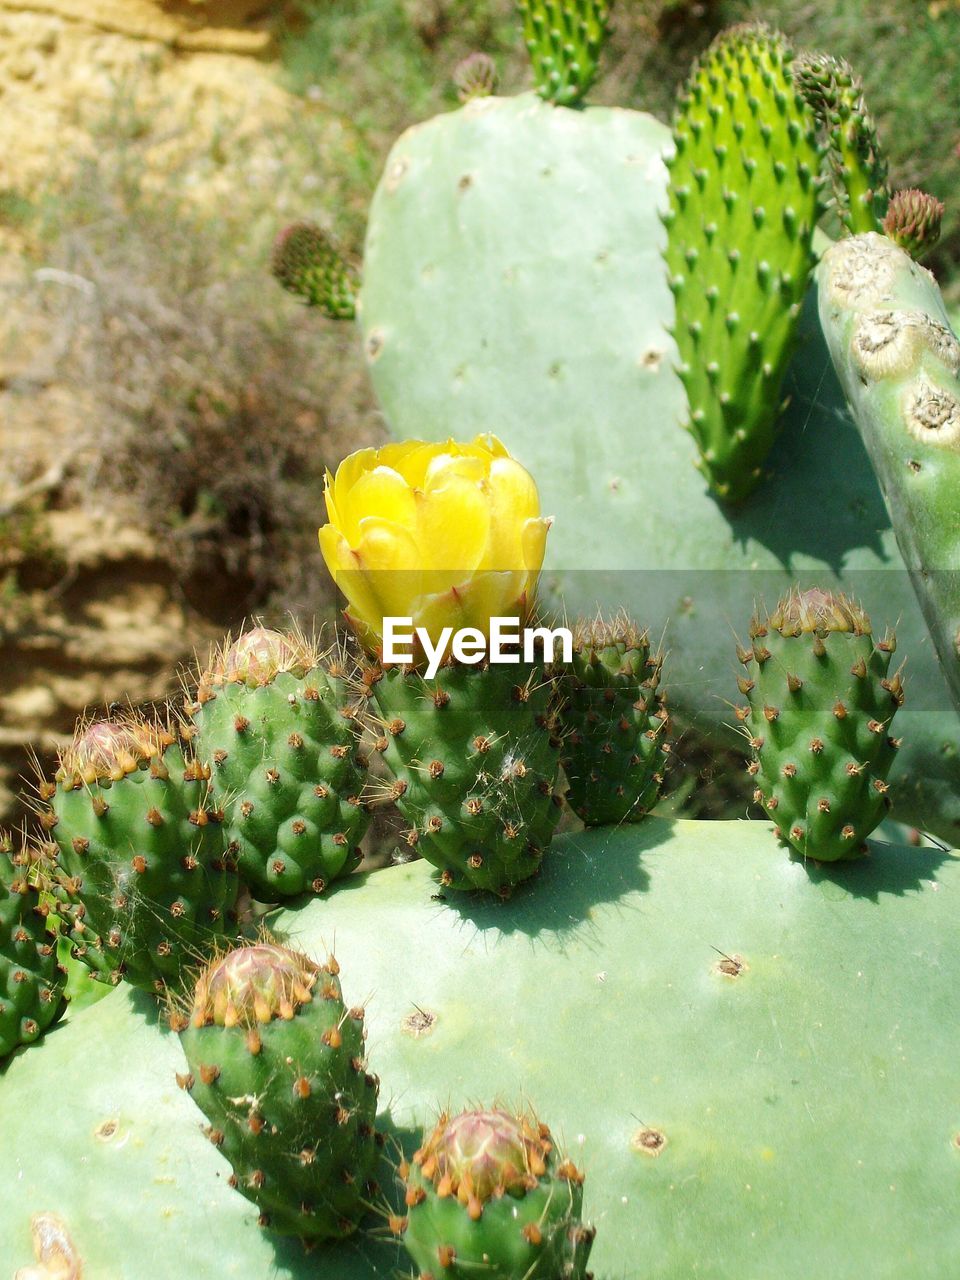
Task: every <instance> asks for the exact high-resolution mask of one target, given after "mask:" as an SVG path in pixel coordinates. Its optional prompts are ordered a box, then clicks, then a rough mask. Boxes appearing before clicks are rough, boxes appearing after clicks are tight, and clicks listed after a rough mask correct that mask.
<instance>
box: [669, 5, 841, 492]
mask: <svg viewBox="0 0 960 1280" xmlns="http://www.w3.org/2000/svg"><path fill="white" fill-rule="evenodd" d="M790 58H791V54H790V52H789V50H788V49H787V47H786V46H785V44H784V42H783V41H782V39H781V38H780V37H779V36H777V35H775V34H773V33H771V32H769V31H768V30H767V29H766V28H764V27H736V28H733V29H732V30H730V31H727V32H724V33H723V34H722V35H720V36H719V37H718V38H717V40H716V41H714V43H713V44H712V45H711V46H710V48H709V49H708V50H707V52H706V53H705V54H704V55H703V57H702V58H701V60H700V62H699V63H698V64H697V66H696V67H695V68H694V70H693V72H692V74H691V76H690V79H689V81H688V83H687V85H686V87H685V88H684V89H683V90H682V91H681V95H680V100H679V104H678V107H677V114H676V119H675V123H674V145H675V148H676V150H675V154H674V155H673V156H672V157H671V158H670V159H669V161H668V164H669V166H670V209H669V212H668V213H667V214H666V215H665V221H666V223H667V232H668V244H667V252H666V261H667V264H668V266H669V269H670V277H671V280H670V283H671V288H672V290H673V293H674V296H675V297H676V305H677V314H676V322H675V326H674V331H673V332H674V337H675V339H676V342H677V346H678V348H679V351H680V366H679V372H680V377H681V378H682V380H683V383H684V386H685V387H686V390H687V395H688V397H689V402H690V417H689V423H688V424H687V425H688V426H689V429H690V430H691V431H692V433H693V436H694V438H695V440H696V442H697V447H698V449H699V451H700V460H701V462H700V465H701V466H702V468H703V470H704V473H705V475H706V476H707V478H708V479H709V482H710V486H711V488H712V489H713V490H714V492H715V493H716V494H717V495H718V496H719V497H720V498H723V499H725V500H727V501H729V502H740V501H742V500H743V499H744V498H745V497H746V496H747V494H748V493H749V492H750V491H751V489H753V488H754V487H755V486H756V485H757V483H758V482H759V480H760V478H761V475H762V469H763V464H764V463H765V462H766V459H767V455H768V454H769V452H770V449H771V447H772V446H773V441H774V437H775V434H776V430H777V425H778V422H779V419H780V414H781V411H782V408H783V404H782V401H783V394H782V391H781V386H782V383H783V378H784V374H785V373H786V368H787V362H788V360H789V358H790V355H791V353H792V351H793V348H794V346H795V340H796V331H797V321H798V317H799V314H800V307H801V304H802V302H803V297H804V294H805V293H806V289H807V282H808V280H809V278H810V272H811V269H812V267H813V265H814V257H813V251H812V247H813V233H814V229H815V228H816V224H817V219H818V217H819V215H820V212H821V201H820V185H821V179H820V153H819V149H818V146H817V142H816V138H815V130H814V119H813V114H812V112H811V111H810V110H809V109H808V108H807V107H806V106H805V104H804V102H803V99H802V98H801V97H800V95H799V93H798V91H797V89H796V87H795V85H794V83H793V80H792V78H791V74H790Z"/></svg>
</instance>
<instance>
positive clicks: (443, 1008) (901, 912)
mask: <svg viewBox="0 0 960 1280" xmlns="http://www.w3.org/2000/svg"><path fill="white" fill-rule="evenodd" d="M956 893H960V859H958V858H957V857H956V855H952V854H946V853H943V852H941V851H940V850H937V849H925V848H897V847H892V846H889V845H886V844H884V843H878V842H874V843H872V845H871V856H870V857H869V858H863V859H860V860H858V861H855V862H850V863H842V864H836V865H835V866H832V867H821V866H819V865H817V864H813V863H809V862H807V863H804V862H802V861H800V860H791V859H787V858H785V857H784V856H783V854H782V852H781V851H780V850H779V849H778V848H777V844H776V840H775V838H774V836H773V835H772V833H771V831H770V828H769V826H768V825H767V824H766V823H761V822H746V821H737V822H729V823H727V822H710V823H706V822H703V823H700V822H685V821H667V820H664V819H661V818H658V817H656V816H651V817H649V818H647V819H646V820H645V821H644V822H642V823H639V824H636V825H631V826H629V827H623V828H619V829H610V828H606V829H595V830H592V831H587V832H577V833H571V834H568V835H565V836H560V837H558V838H557V839H556V840H555V842H554V847H553V848H552V849H551V854H550V857H549V858H547V859H546V860H545V862H544V866H543V871H542V873H541V875H540V876H539V877H538V878H537V880H536V882H535V883H534V884H532V885H531V886H529V888H521V889H520V890H518V891H517V893H516V894H515V895H514V896H513V898H512V899H511V900H510V901H509V902H507V903H501V902H496V901H493V900H484V899H470V898H461V897H459V896H458V897H457V898H456V899H453V898H451V899H450V900H449V901H447V902H446V903H443V902H437V901H435V900H434V894H435V881H434V878H433V873H432V869H431V867H430V866H429V864H427V863H425V862H422V861H418V862H413V863H410V864H407V865H405V866H401V867H397V868H394V869H391V870H386V871H378V872H374V873H372V874H370V875H369V876H366V877H364V878H359V879H357V880H356V881H355V882H352V887H351V888H350V890H349V891H346V890H345V891H344V892H342V893H339V894H334V895H331V896H330V897H329V898H320V899H314V900H310V901H309V902H308V903H307V905H305V906H303V907H301V908H299V909H297V910H289V911H284V912H281V913H279V914H278V915H277V916H276V917H275V918H274V920H273V921H272V925H273V927H274V929H275V930H280V931H282V932H283V933H285V934H287V935H288V936H289V937H290V938H291V939H294V940H295V945H296V946H297V948H298V949H300V950H304V951H306V952H308V953H311V954H314V955H318V956H322V955H324V954H325V947H326V944H327V943H328V942H330V941H331V940H332V939H333V937H334V935H335V936H336V944H337V955H338V959H339V962H340V964H341V966H342V974H341V979H342V982H343V986H344V993H345V996H346V1000H347V1003H351V1002H355V1001H358V1000H361V999H363V998H365V997H367V996H369V1000H368V1003H367V1008H366V1018H365V1024H366V1027H367V1030H368V1033H369V1037H368V1041H367V1053H368V1057H369V1061H370V1065H371V1068H372V1069H373V1070H375V1071H376V1072H377V1073H378V1074H379V1075H380V1076H381V1078H382V1080H383V1081H384V1084H383V1087H382V1088H381V1093H380V1107H381V1112H380V1118H379V1120H378V1127H379V1128H381V1129H382V1130H384V1131H385V1132H386V1133H387V1134H388V1144H387V1147H386V1148H385V1152H384V1154H385V1155H389V1154H390V1153H391V1152H396V1151H398V1150H401V1151H402V1152H403V1154H404V1156H405V1157H406V1159H407V1160H410V1159H411V1158H412V1155H413V1152H414V1151H415V1150H416V1149H417V1148H418V1147H419V1146H420V1145H421V1135H422V1133H423V1131H424V1129H425V1128H429V1127H430V1126H432V1124H433V1123H434V1122H435V1119H436V1115H437V1109H438V1107H444V1108H446V1109H448V1110H449V1111H450V1113H451V1114H455V1113H456V1112H458V1111H459V1110H460V1109H461V1108H463V1107H470V1106H476V1104H477V1100H478V1099H483V1100H486V1099H490V1100H494V1099H497V1098H499V1099H502V1100H504V1101H507V1102H512V1101H515V1100H519V1099H524V1100H526V1101H527V1102H528V1103H529V1105H530V1106H532V1107H535V1108H536V1111H537V1113H538V1114H540V1115H542V1116H543V1117H544V1118H545V1119H548V1120H549V1122H550V1127H551V1130H552V1131H553V1133H555V1134H556V1135H557V1137H558V1138H559V1139H562V1141H563V1143H564V1146H565V1147H566V1149H567V1152H568V1154H569V1155H570V1157H571V1158H572V1159H573V1160H574V1162H575V1163H576V1165H577V1167H578V1168H579V1169H582V1170H583V1171H584V1173H585V1182H584V1187H583V1192H584V1195H583V1212H584V1215H585V1219H586V1220H587V1221H590V1222H593V1223H595V1224H596V1225H597V1228H598V1232H597V1237H596V1241H595V1243H594V1246H593V1251H592V1253H591V1256H590V1266H591V1269H592V1270H593V1271H594V1273H595V1274H596V1275H597V1276H598V1277H600V1276H620V1275H622V1274H623V1273H624V1267H625V1264H626V1275H627V1276H630V1277H633V1276H638V1277H639V1276H642V1275H644V1274H645V1273H646V1272H648V1271H649V1270H650V1269H651V1268H652V1269H653V1271H654V1273H655V1274H656V1276H657V1280H689V1277H690V1276H691V1275H694V1274H696V1273H697V1272H698V1271H703V1270H704V1267H705V1266H706V1265H707V1263H708V1262H709V1267H710V1274H711V1275H712V1276H715V1277H718V1278H719V1277H724V1278H727V1277H743V1276H751V1277H752V1276H762V1275H765V1274H768V1273H769V1271H770V1267H771V1265H773V1266H775V1268H776V1274H777V1276H778V1277H779V1280H810V1276H811V1275H816V1274H820V1275H830V1276H833V1275H838V1276H839V1275H844V1276H846V1275H863V1276H871V1277H874V1276H875V1277H878V1278H879V1277H883V1280H887V1278H888V1277H889V1278H890V1280H893V1277H894V1276H895V1275H903V1274H905V1273H908V1274H910V1275H911V1276H916V1277H927V1276H931V1277H932V1276H943V1275H948V1274H949V1273H950V1269H951V1267H952V1265H953V1260H954V1259H955V1258H956V1257H957V1255H958V1252H960V1219H958V1218H957V1215H956V1214H955V1213H954V1212H953V1208H954V1205H955V1199H956V1197H955V1192H956V1182H957V1177H958V1176H960V1174H958V1164H957V1161H958V1159H960V1147H958V1145H957V1143H956V1137H957V1134H958V1132H960V1116H958V1112H957V1101H956V1063H957V1057H958V1054H960V1042H958V1029H957V1021H956V1019H955V1018H954V1017H952V1016H951V1014H952V1010H953V1009H954V1007H955V1004H956V991H957V989H958V987H960V920H958V916H957V912H956V910H955V906H954V902H955V899H954V895H955V894H956ZM151 1004H152V1002H149V1001H148V1000H146V999H145V998H144V997H143V996H142V995H141V994H140V993H137V992H133V991H130V990H129V989H128V988H121V989H120V990H118V991H112V992H110V994H109V995H108V996H107V998H106V999H104V1000H102V1001H100V1003H99V1004H97V1005H95V1006H93V1007H92V1008H90V1009H87V1010H84V1011H83V1012H82V1013H81V1014H80V1015H79V1016H77V1017H76V1018H75V1019H71V1020H70V1021H68V1022H67V1023H66V1024H65V1025H64V1026H63V1027H62V1028H60V1029H58V1030H57V1032H56V1033H55V1034H54V1035H52V1036H49V1037H47V1038H46V1039H45V1040H44V1042H43V1044H42V1046H41V1047H39V1048H34V1049H31V1050H30V1051H29V1052H27V1053H25V1054H23V1055H22V1056H21V1057H18V1058H15V1059H14V1060H13V1061H12V1062H11V1063H10V1065H9V1066H8V1068H7V1071H6V1074H5V1076H4V1079H3V1082H2V1088H3V1106H4V1141H3V1143H2V1144H0V1179H2V1185H3V1187H4V1195H3V1196H2V1197H0V1239H2V1240H3V1242H4V1243H3V1250H4V1258H5V1260H6V1261H7V1262H8V1265H9V1268H10V1270H11V1271H13V1270H15V1269H16V1268H17V1267H24V1268H26V1267H29V1266H30V1264H31V1261H32V1259H33V1257H34V1251H33V1244H32V1239H31V1235H32V1233H31V1219H33V1218H35V1217H40V1216H43V1215H53V1216H55V1217H56V1219H57V1221H58V1222H59V1223H60V1224H61V1226H62V1229H63V1230H64V1231H65V1232H66V1233H67V1235H69V1237H70V1239H71V1241H72V1245H73V1250H74V1256H75V1258H76V1259H77V1260H79V1261H80V1262H81V1263H82V1265H83V1274H84V1275H85V1276H86V1275H87V1274H89V1275H90V1276H104V1277H109V1278H110V1280H142V1277H143V1266H144V1258H149V1259H150V1275H151V1280H183V1274H184V1272H183V1267H184V1248H185V1246H184V1244H183V1242H184V1241H189V1256H190V1267H191V1272H192V1274H194V1275H197V1276H205V1277H206V1276H211V1277H213V1276H216V1277H217V1280H221V1278H228V1280H310V1278H312V1277H316V1276H317V1275H330V1276H336V1277H337V1280H388V1277H390V1276H392V1275H394V1274H395V1273H396V1272H397V1271H398V1270H399V1271H400V1273H401V1274H402V1273H404V1272H405V1271H406V1272H409V1271H410V1270H411V1268H410V1266H409V1264H408V1263H406V1262H405V1259H404V1257H403V1254H402V1249H401V1246H400V1245H399V1244H398V1243H396V1242H395V1241H394V1239H393V1238H392V1237H391V1235H390V1233H389V1230H388V1223H387V1217H388V1214H389V1213H394V1214H398V1215H401V1216H402V1215H403V1214H404V1213H405V1212H406V1206H405V1205H404V1204H403V1200H402V1197H400V1196H397V1197H396V1198H394V1196H395V1193H394V1190H393V1184H392V1180H391V1178H390V1176H389V1172H384V1173H382V1174H381V1177H380V1182H381V1186H382V1190H383V1195H384V1197H385V1198H384V1200H375V1201H374V1202H373V1211H372V1212H371V1214H370V1216H369V1217H368V1218H367V1220H366V1224H365V1225H364V1226H362V1227H361V1229H360V1230H359V1231H358V1232H357V1233H356V1234H355V1235H354V1236H352V1237H351V1238H350V1239H349V1240H348V1241H346V1242H345V1243H339V1244H320V1245H318V1246H317V1247H316V1248H315V1249H314V1250H313V1251H312V1252H311V1253H309V1254H305V1253H304V1251H303V1248H302V1246H301V1245H300V1243H299V1242H298V1241H295V1240H289V1239H286V1238H284V1237H281V1236H270V1235H269V1234H268V1233H267V1232H264V1231H262V1230H261V1229H260V1228H258V1226H257V1215H258V1210H257V1208H256V1207H255V1206H254V1205H252V1204H251V1203H250V1202H249V1201H248V1200H246V1199H245V1198H244V1197H243V1196H242V1195H240V1193H239V1192H238V1191H237V1190H235V1189H232V1188H231V1187H230V1186H229V1185H228V1183H227V1175H228V1173H229V1166H228V1165H227V1163H226V1161H225V1160H224V1158H223V1154H222V1151H218V1150H217V1148H215V1147H214V1146H213V1145H212V1144H211V1143H210V1142H208V1141H207V1139H206V1138H205V1137H204V1136H203V1133H202V1132H201V1128H200V1125H199V1124H198V1119H199V1118H200V1117H199V1113H198V1111H197V1109H196V1107H195V1105H194V1104H193V1102H192V1101H191V1099H190V1095H188V1094H187V1093H185V1092H183V1091H181V1090H179V1089H178V1088H177V1086H176V1082H175V1079H174V1074H175V1072H181V1073H182V1072H183V1071H184V1070H185V1066H184V1063H183V1058H182V1054H181V1051H180V1046H179V1044H178V1042H177V1037H176V1036H175V1035H172V1034H171V1033H170V1032H169V1031H168V1030H166V1029H165V1023H164V1022H163V1021H161V1020H160V1018H159V1014H158V1012H157V1011H156V1010H155V1009H152V1008H151ZM308 1007H309V1006H308ZM299 1016H300V1015H297V1018H298V1019H299ZM295 1023H296V1019H295ZM295 1023H294V1025H295ZM271 1025H276V1026H277V1027H278V1028H279V1027H280V1024H279V1023H273V1024H271ZM206 1030H207V1031H211V1032H212V1031H213V1030H214V1028H207V1029H206ZM598 1036H600V1037H601V1039H600V1045H601V1049H602V1051H598ZM478 1046H482V1051H478ZM78 1064H82V1070H81V1069H78ZM828 1082H834V1083H836V1082H842V1083H843V1087H842V1088H838V1087H833V1088H831V1087H828ZM52 1097H56V1098H57V1102H58V1105H57V1107H56V1108H54V1107H52V1106H42V1107H41V1106H37V1099H38V1098H52ZM78 1166H79V1167H81V1168H82V1170H83V1176H82V1177H81V1176H78V1173H77V1169H78ZM891 1187H892V1188H893V1190H891ZM825 1188H829V1189H830V1193H829V1195H826V1194H825V1191H824V1189H825ZM734 1193H735V1194H734ZM378 1207H379V1212H377V1210H378ZM381 1214H382V1216H380V1215H381ZM931 1221H934V1222H936V1223H937V1224H938V1225H937V1229H936V1230H931V1229H930V1223H931ZM171 1224H173V1226H172V1227H171ZM633 1260H636V1262H634V1261H633ZM650 1260H653V1261H652V1262H651V1261H650ZM648 1262H649V1266H648ZM441 1275H442V1273H441Z"/></svg>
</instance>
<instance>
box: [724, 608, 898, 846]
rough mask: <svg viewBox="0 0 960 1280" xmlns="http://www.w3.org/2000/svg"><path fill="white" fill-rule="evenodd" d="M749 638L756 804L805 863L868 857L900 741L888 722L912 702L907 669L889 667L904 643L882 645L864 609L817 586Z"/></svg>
mask: <svg viewBox="0 0 960 1280" xmlns="http://www.w3.org/2000/svg"><path fill="white" fill-rule="evenodd" d="M750 639H751V641H752V647H751V648H749V649H744V650H742V651H741V654H740V658H741V661H742V662H743V664H744V666H745V667H746V669H747V675H746V676H745V677H741V679H740V692H741V693H743V694H746V696H747V699H748V701H747V704H746V706H744V707H742V708H740V709H739V710H738V713H737V714H738V716H739V718H740V719H741V720H742V721H744V722H745V723H746V724H747V725H749V729H748V732H747V736H748V738H749V741H750V746H751V749H752V751H753V761H752V763H751V764H750V773H751V774H752V775H753V776H754V778H755V780H756V783H757V790H756V794H755V796H754V799H755V800H756V802H757V803H758V804H761V805H763V807H764V808H765V809H766V810H767V812H768V813H769V815H770V817H771V819H772V820H773V822H774V824H775V825H774V831H775V833H776V835H777V836H779V837H780V838H781V839H782V840H783V842H784V843H785V844H789V845H790V846H792V848H794V849H795V850H796V851H797V853H799V854H801V855H802V856H803V857H809V858H815V859H817V860H818V861H820V862H834V861H836V860H837V859H841V858H856V857H859V856H860V855H861V854H863V853H865V852H866V843H865V841H866V837H867V836H869V835H870V833H871V832H872V831H873V829H874V828H875V827H876V826H877V824H878V823H879V822H880V821H881V819H882V818H883V817H884V816H885V815H886V812H887V810H888V809H889V807H890V797H889V795H888V791H889V786H888V783H887V775H888V774H889V772H890V767H891V765H892V764H893V759H894V756H895V754H896V751H897V748H898V747H899V745H900V743H899V740H898V739H896V738H894V737H893V736H892V734H891V722H892V720H893V717H894V716H895V715H896V713H897V710H898V709H899V707H900V705H901V704H902V702H903V682H902V680H901V678H900V672H899V671H897V672H895V673H892V674H891V672H890V660H891V657H892V655H893V654H894V652H895V651H896V639H895V637H894V636H893V634H892V632H887V634H886V635H885V636H883V637H882V638H881V639H879V640H875V639H874V637H873V635H872V631H871V626H870V619H869V618H868V617H867V615H866V614H865V613H864V611H863V609H861V608H860V607H859V605H857V604H856V603H855V602H854V601H851V600H848V599H846V598H845V597H844V596H842V595H833V594H831V593H829V592H824V591H819V590H816V589H814V590H811V591H805V592H802V593H800V592H795V593H792V594H791V595H789V596H786V597H785V598H784V599H783V600H781V601H780V603H779V604H778V605H777V607H776V608H775V609H774V611H773V612H772V613H771V614H770V615H769V617H764V616H760V617H754V619H753V621H752V622H751V624H750Z"/></svg>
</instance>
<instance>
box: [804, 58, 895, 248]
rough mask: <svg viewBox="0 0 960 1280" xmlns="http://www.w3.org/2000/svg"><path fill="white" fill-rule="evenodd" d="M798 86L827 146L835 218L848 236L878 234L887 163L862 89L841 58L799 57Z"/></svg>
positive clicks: (886, 197) (885, 193)
mask: <svg viewBox="0 0 960 1280" xmlns="http://www.w3.org/2000/svg"><path fill="white" fill-rule="evenodd" d="M794 71H795V75H796V80H797V84H798V85H799V87H800V91H801V93H802V94H803V95H804V97H805V98H806V100H807V102H808V103H809V104H810V107H811V109H812V110H813V112H814V114H815V115H816V117H817V123H818V126H819V128H820V132H821V135H822V137H823V138H824V140H825V141H826V143H827V148H828V158H829V164H830V173H831V177H832V179H833V188H834V195H835V197H836V201H837V208H838V211H839V214H840V219H841V221H842V222H843V224H844V226H845V227H846V228H847V230H848V231H849V232H851V233H852V234H854V235H856V234H857V233H858V232H861V231H879V230H880V227H881V224H882V221H883V217H884V214H885V213H886V210H887V202H888V200H889V192H888V190H887V161H886V157H885V156H884V154H883V150H882V149H881V146H880V139H879V137H878V136H877V128H876V125H875V124H874V121H873V117H872V116H871V115H870V112H869V111H868V110H867V107H866V103H865V102H864V99H863V85H862V83H861V81H860V79H859V78H858V77H857V76H855V75H854V74H853V71H852V69H851V68H850V65H849V63H847V62H845V61H844V60H843V58H832V57H830V56H828V55H826V54H821V53H804V54H801V55H800V56H799V57H798V58H797V60H796V63H795V67H794Z"/></svg>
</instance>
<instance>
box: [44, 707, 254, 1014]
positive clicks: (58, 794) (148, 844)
mask: <svg viewBox="0 0 960 1280" xmlns="http://www.w3.org/2000/svg"><path fill="white" fill-rule="evenodd" d="M209 778H210V773H209V769H208V768H207V767H206V766H205V765H204V764H203V763H202V762H200V761H198V760H196V759H194V758H192V757H185V756H184V753H183V750H182V749H181V746H180V744H179V742H178V741H177V740H176V736H175V734H174V732H173V730H172V728H171V727H170V726H167V725H162V724H159V723H155V722H151V721H149V720H144V719H143V718H142V717H138V716H136V715H135V714H133V713H128V714H125V715H118V716H114V717H113V718H111V719H109V720H98V721H94V722H93V723H92V724H89V725H80V726H79V728H78V730H77V732H76V734H75V736H74V739H73V741H72V742H71V743H70V745H69V747H67V749H66V750H65V751H64V752H63V753H62V754H61V757H60V766H59V768H58V770H57V780H56V784H52V783H43V784H41V795H42V796H43V798H44V799H45V800H49V801H50V805H51V808H50V810H49V811H48V812H46V813H44V814H43V815H42V821H43V823H44V826H45V827H46V828H47V830H48V831H49V832H50V835H51V838H52V839H53V840H55V841H56V843H57V846H58V848H59V858H60V865H61V869H62V871H63V872H64V873H65V874H64V878H63V879H64V883H63V890H64V894H65V896H66V898H68V899H70V900H71V901H72V902H73V903H74V906H76V904H77V903H79V904H82V912H81V913H80V914H79V915H78V914H77V912H76V911H73V912H72V913H71V915H72V916H74V917H75V919H76V923H77V931H76V933H75V934H74V936H73V941H74V943H75V944H76V945H77V946H78V947H79V948H80V949H81V951H86V950H88V949H89V950H92V951H93V952H94V953H95V954H96V955H97V956H98V959H97V961H96V963H95V964H94V966H93V967H94V969H95V970H96V971H97V973H98V976H102V970H103V968H105V967H106V966H109V972H110V973H111V974H112V976H113V978H114V979H117V978H119V977H121V976H122V977H124V978H126V979H127V981H128V982H131V983H133V984H134V985H135V986H139V987H143V988H144V989H146V990H148V991H161V990H162V989H163V987H164V985H165V984H166V983H176V982H177V981H178V980H179V978H180V976H181V973H182V971H183V969H184V967H185V966H186V965H187V964H190V963H192V962H193V960H194V958H195V956H196V955H197V952H198V951H200V950H202V949H204V948H206V947H209V946H210V945H211V944H215V943H216V942H217V941H222V940H223V939H224V937H225V936H226V933H227V931H228V930H229V928H230V925H231V923H232V919H233V912H234V906H235V903H236V898H237V879H236V875H235V873H234V871H233V869H232V868H231V867H230V866H229V865H228V863H229V859H228V858H227V856H226V853H225V849H224V837H223V830H222V828H221V825H220V820H221V814H220V812H219V810H218V809H217V807H216V806H215V805H214V804H213V803H211V795H210V781H209ZM101 952H102V959H101V958H100V953H101ZM104 962H105V963H104Z"/></svg>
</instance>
